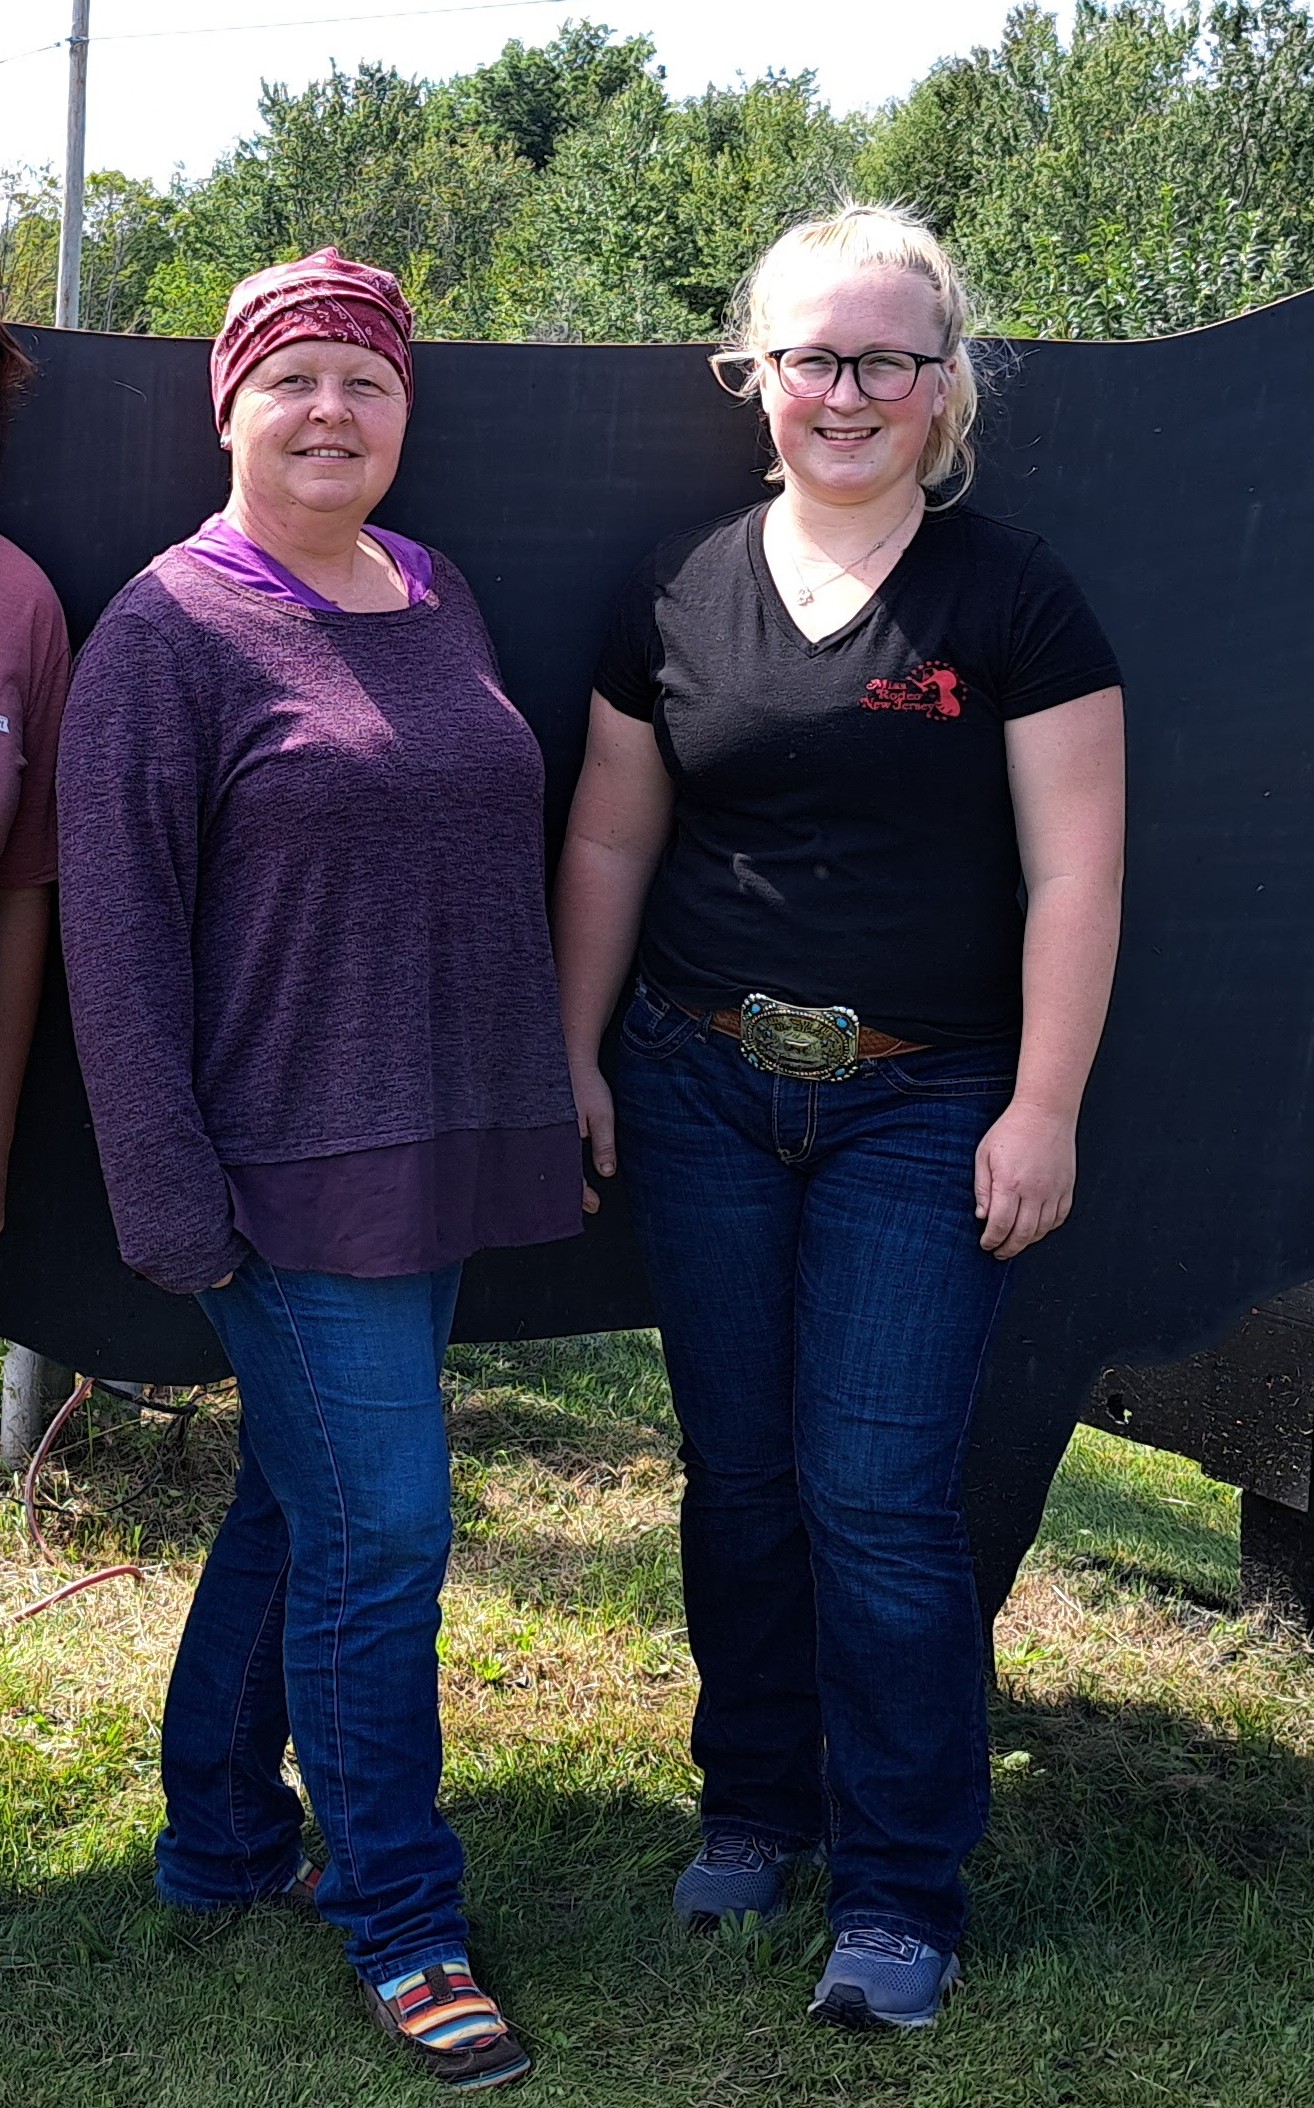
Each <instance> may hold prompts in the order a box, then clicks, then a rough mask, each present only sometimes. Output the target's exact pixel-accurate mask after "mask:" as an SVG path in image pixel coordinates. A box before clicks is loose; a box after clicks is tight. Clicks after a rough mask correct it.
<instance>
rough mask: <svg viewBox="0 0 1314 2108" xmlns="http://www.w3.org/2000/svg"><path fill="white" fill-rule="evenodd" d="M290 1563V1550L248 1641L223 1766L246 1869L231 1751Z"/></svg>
mask: <svg viewBox="0 0 1314 2108" xmlns="http://www.w3.org/2000/svg"><path fill="white" fill-rule="evenodd" d="M291 1564H292V1554H291V1552H290V1551H289V1553H288V1555H287V1558H286V1559H285V1560H284V1561H283V1564H282V1566H281V1567H280V1568H279V1571H278V1575H277V1578H276V1579H275V1581H274V1585H273V1588H272V1589H271V1590H270V1593H269V1599H268V1601H267V1602H266V1604H265V1607H264V1611H263V1612H262V1614H261V1618H260V1625H259V1629H258V1631H257V1632H256V1636H255V1638H254V1639H253V1640H252V1642H251V1652H250V1653H249V1654H248V1656H247V1658H246V1664H245V1666H244V1668H243V1670H242V1686H241V1690H240V1691H239V1693H238V1700H237V1706H236V1709H235V1711H234V1715H233V1732H232V1734H231V1736H230V1737H229V1742H228V1753H227V1758H226V1762H225V1767H224V1771H225V1777H226V1780H227V1788H228V1820H229V1823H230V1825H231V1828H232V1832H233V1836H234V1837H235V1838H236V1839H237V1841H238V1846H239V1849H240V1851H241V1854H242V1858H243V1859H244V1861H245V1862H246V1864H247V1865H248V1867H249V1865H250V1862H251V1848H250V1846H249V1844H248V1843H247V1842H246V1839H245V1838H244V1837H243V1835H242V1831H241V1826H240V1824H239V1821H238V1813H237V1802H236V1799H235V1797H234V1793H233V1759H234V1752H235V1750H236V1748H237V1742H238V1735H239V1731H240V1725H241V1721H242V1716H243V1712H244V1710H245V1707H246V1702H247V1694H248V1691H249V1688H250V1683H251V1670H252V1666H253V1664H254V1662H255V1658H256V1655H257V1654H258V1653H259V1651H260V1646H261V1643H262V1641H263V1640H264V1638H265V1635H266V1633H267V1631H268V1629H269V1619H270V1613H271V1612H272V1610H273V1607H274V1603H275V1601H276V1599H277V1596H278V1592H279V1590H280V1588H282V1586H283V1584H284V1582H285V1581H286V1579H287V1575H288V1569H289V1568H290V1566H291Z"/></svg>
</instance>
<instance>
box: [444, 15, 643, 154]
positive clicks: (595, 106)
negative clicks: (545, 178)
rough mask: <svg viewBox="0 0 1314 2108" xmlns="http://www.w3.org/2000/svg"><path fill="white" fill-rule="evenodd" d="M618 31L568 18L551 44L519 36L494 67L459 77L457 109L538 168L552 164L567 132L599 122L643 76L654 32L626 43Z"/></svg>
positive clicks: (454, 103) (455, 87) (453, 98)
mask: <svg viewBox="0 0 1314 2108" xmlns="http://www.w3.org/2000/svg"><path fill="white" fill-rule="evenodd" d="M612 37H613V32H612V31H611V30H610V29H608V28H607V27H606V26H605V24H602V23H594V22H566V23H564V24H563V26H562V29H561V33H560V35H558V36H556V37H554V38H553V39H552V41H551V43H549V44H544V45H542V46H538V47H531V48H529V49H526V47H525V46H524V45H523V44H522V43H520V41H519V40H518V39H513V40H512V41H511V42H510V43H509V44H507V45H506V46H505V48H504V49H503V51H502V55H501V57H500V58H498V59H495V60H494V61H493V63H492V65H491V66H481V67H480V68H479V69H478V71H477V72H475V73H473V74H468V75H466V76H465V77H464V78H458V79H457V80H456V81H454V82H453V83H452V87H451V91H450V99H451V105H452V109H453V113H454V115H456V116H457V117H458V119H459V121H461V122H462V123H464V124H468V125H470V126H472V127H473V128H475V129H477V130H479V131H481V132H483V133H484V134H485V135H486V136H487V137H488V138H489V139H492V140H494V141H496V142H497V143H499V144H501V145H504V146H507V147H509V148H510V150H511V152H512V153H514V154H517V155H519V156H521V157H522V158H523V159H524V160H526V161H528V162H529V164H530V166H531V167H533V168H538V169H541V168H546V167H547V164H548V162H549V161H550V160H551V159H552V156H553V154H554V152H555V151H556V148H557V146H558V144H559V143H560V141H561V140H562V139H563V138H564V136H565V135H566V133H568V132H573V131H576V130H578V129H579V127H580V126H582V125H592V124H595V123H596V122H597V121H598V119H599V118H600V116H601V115H602V112H603V110H604V109H605V107H606V105H607V104H608V103H609V102H611V101H613V100H614V98H615V97H616V96H618V95H624V94H626V93H627V92H628V91H629V90H630V89H631V88H636V87H638V85H639V83H640V82H641V81H642V80H643V78H644V75H645V69H646V68H647V66H648V64H649V61H650V60H651V59H652V56H653V53H654V50H655V46H654V44H653V41H652V39H651V37H627V38H626V39H625V41H624V42H623V43H621V44H616V43H613V41H612ZM658 78H661V69H660V68H659V69H658Z"/></svg>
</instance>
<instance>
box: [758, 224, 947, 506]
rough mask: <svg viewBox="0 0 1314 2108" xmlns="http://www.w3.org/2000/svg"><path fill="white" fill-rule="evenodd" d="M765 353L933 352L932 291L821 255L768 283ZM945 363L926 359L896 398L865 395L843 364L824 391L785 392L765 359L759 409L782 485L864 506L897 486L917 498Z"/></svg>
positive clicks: (936, 338)
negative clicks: (804, 348) (812, 349)
mask: <svg viewBox="0 0 1314 2108" xmlns="http://www.w3.org/2000/svg"><path fill="white" fill-rule="evenodd" d="M765 325H766V331H767V339H768V341H767V342H766V343H764V344H762V346H761V350H762V351H783V350H786V349H788V348H789V347H790V346H794V345H804V344H818V345H824V346H826V347H827V349H829V350H831V351H837V352H839V353H841V355H843V356H846V357H857V356H858V355H859V354H860V353H862V352H865V351H872V350H876V349H882V350H893V351H919V352H923V353H926V354H929V355H934V354H937V353H938V352H939V351H940V350H941V349H942V347H943V344H944V323H943V320H942V318H941V315H940V312H939V308H938V304H937V300H936V294H935V288H934V287H933V286H932V285H931V283H930V281H929V280H928V279H926V278H924V277H923V276H922V275H921V273H920V272H919V271H910V270H903V269H900V268H899V267H898V266H896V265H870V266H868V267H866V268H865V269H853V268H846V267H845V266H843V265H839V264H831V263H828V262H825V261H824V260H822V259H818V260H817V261H816V262H815V263H813V264H811V265H810V266H808V267H807V268H806V269H804V270H800V271H798V272H797V273H792V274H791V277H790V279H789V280H788V281H787V282H784V283H781V284H780V285H779V286H778V287H775V288H773V290H772V293H771V297H770V300H769V303H768V305H767V309H766V316H765ZM953 363H954V362H953V361H952V360H949V361H947V362H946V365H945V366H943V367H942V366H923V367H922V369H921V371H920V372H919V374H918V376H917V381H916V385H915V386H914V388H913V390H912V393H911V394H910V395H907V396H905V398H904V400H903V401H902V402H897V403H881V402H869V401H867V399H866V398H865V397H864V395H863V394H862V392H861V390H860V389H859V387H858V384H857V381H856V379H855V378H854V373H853V369H852V367H846V368H845V369H844V370H843V371H842V372H841V374H840V377H839V379H838V380H837V381H836V383H835V385H834V387H833V388H832V389H831V391H830V394H829V395H827V396H797V395H789V394H787V393H786V391H785V389H784V388H783V387H782V386H781V382H780V376H779V375H778V373H777V372H776V369H775V366H774V365H773V363H772V362H771V361H770V360H769V359H765V358H764V359H762V361H761V364H760V367H759V376H760V382H761V389H762V407H763V409H764V411H765V412H766V418H767V423H768V425H769V426H770V429H771V437H772V439H773V440H774V442H775V447H776V452H777V453H778V454H779V456H780V460H781V463H782V465H783V468H784V472H785V480H786V482H787V483H793V484H794V485H795V486H796V487H797V488H798V489H799V490H800V491H801V492H804V493H806V494H808V495H809V496H811V497H813V498H816V499H819V500H821V501H822V502H824V503H826V504H830V505H836V504H840V505H853V504H865V503H869V502H870V501H871V500H872V499H873V498H879V497H882V496H884V495H886V494H887V493H891V494H892V493H894V492H896V491H897V490H898V489H899V488H900V487H901V486H903V487H905V488H906V489H907V493H908V497H909V500H910V501H911V499H912V498H913V497H914V495H915V490H916V479H917V464H918V462H919V461H920V459H921V456H922V451H923V448H924V447H925V445H926V441H927V438H928V436H929V434H930V430H931V424H932V420H933V419H934V418H935V417H936V416H937V415H938V414H939V412H941V411H942V410H943V408H944V406H945V403H946V401H947V400H948V381H947V378H946V375H947V373H952V371H953Z"/></svg>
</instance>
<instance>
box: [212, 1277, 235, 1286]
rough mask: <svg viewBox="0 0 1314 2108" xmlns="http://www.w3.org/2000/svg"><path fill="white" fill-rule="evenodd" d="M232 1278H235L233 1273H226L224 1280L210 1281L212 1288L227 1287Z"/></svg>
mask: <svg viewBox="0 0 1314 2108" xmlns="http://www.w3.org/2000/svg"><path fill="white" fill-rule="evenodd" d="M232 1278H233V1277H232V1275H231V1274H225V1275H224V1277H223V1280H222V1281H212V1282H211V1283H210V1286H211V1288H212V1289H214V1288H227V1286H228V1284H229V1282H230V1281H231V1280H232Z"/></svg>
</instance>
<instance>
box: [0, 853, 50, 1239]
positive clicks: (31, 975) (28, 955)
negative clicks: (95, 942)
mask: <svg viewBox="0 0 1314 2108" xmlns="http://www.w3.org/2000/svg"><path fill="white" fill-rule="evenodd" d="M53 890H54V889H53V887H51V886H5V887H2V888H0V1230H3V1228H4V1226H5V1184H6V1181H7V1177H8V1172H9V1150H10V1146H11V1144H12V1143H13V1139H14V1120H15V1118H16V1116H17V1113H18V1094H19V1092H20V1091H21V1090H22V1088H23V1074H24V1071H25V1070H26V1068H27V1057H28V1053H29V1051H30V1049H31V1045H32V1034H33V1033H34V1032H35V1030H36V1021H37V1009H38V1006H39V1004H40V1002H41V980H42V975H43V973H44V971H45V964H46V945H47V942H48V940H49V936H50V901H51V895H52V893H53Z"/></svg>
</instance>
